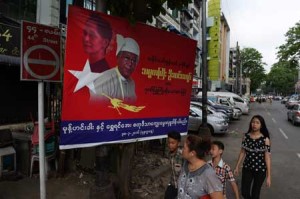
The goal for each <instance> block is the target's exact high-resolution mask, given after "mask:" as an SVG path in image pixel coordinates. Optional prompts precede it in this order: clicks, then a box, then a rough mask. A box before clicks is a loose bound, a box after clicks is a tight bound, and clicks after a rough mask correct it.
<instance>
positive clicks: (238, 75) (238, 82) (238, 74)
mask: <svg viewBox="0 0 300 199" xmlns="http://www.w3.org/2000/svg"><path fill="white" fill-rule="evenodd" d="M235 78H236V79H235V80H236V91H235V92H236V93H237V94H240V91H241V89H240V87H241V86H240V85H241V79H240V78H241V58H240V48H239V43H238V42H236V77H235Z"/></svg>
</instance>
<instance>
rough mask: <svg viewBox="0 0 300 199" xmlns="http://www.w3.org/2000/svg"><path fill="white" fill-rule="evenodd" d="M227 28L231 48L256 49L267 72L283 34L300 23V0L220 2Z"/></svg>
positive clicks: (237, 0)
mask: <svg viewBox="0 0 300 199" xmlns="http://www.w3.org/2000/svg"><path fill="white" fill-rule="evenodd" d="M221 2H222V3H221V10H222V12H223V13H224V15H225V17H226V19H227V22H228V24H229V27H230V46H231V47H236V44H237V42H238V44H239V46H240V48H246V47H251V48H255V49H256V50H258V52H260V53H261V54H262V56H263V59H262V61H263V62H265V63H266V64H267V65H266V66H265V70H266V72H267V73H268V72H269V71H270V69H271V67H272V65H273V64H274V63H276V62H277V59H276V53H277V51H278V50H277V49H276V48H277V47H279V46H280V45H282V44H284V43H285V39H286V37H285V36H284V35H285V33H286V32H287V31H288V30H289V28H291V27H293V26H295V24H296V23H297V22H300V0H284V1H283V0H281V1H279V0H221Z"/></svg>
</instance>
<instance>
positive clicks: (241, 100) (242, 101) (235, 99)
mask: <svg viewBox="0 0 300 199" xmlns="http://www.w3.org/2000/svg"><path fill="white" fill-rule="evenodd" d="M233 100H234V101H235V102H240V103H244V100H243V99H240V98H237V97H233Z"/></svg>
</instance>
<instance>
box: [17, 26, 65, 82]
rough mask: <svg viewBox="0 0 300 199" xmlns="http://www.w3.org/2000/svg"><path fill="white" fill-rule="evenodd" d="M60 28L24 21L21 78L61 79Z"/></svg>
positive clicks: (37, 79)
mask: <svg viewBox="0 0 300 199" xmlns="http://www.w3.org/2000/svg"><path fill="white" fill-rule="evenodd" d="M60 35H61V32H60V29H59V28H54V27H50V26H45V25H42V24H36V23H32V22H27V21H22V36H21V39H22V45H21V80H36V81H40V80H43V81H61V69H60Z"/></svg>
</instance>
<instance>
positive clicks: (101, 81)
mask: <svg viewBox="0 0 300 199" xmlns="http://www.w3.org/2000/svg"><path fill="white" fill-rule="evenodd" d="M117 45H118V46H117V52H116V55H117V64H118V65H117V66H116V67H114V68H111V69H110V70H107V71H105V72H103V73H102V74H101V76H99V77H98V78H97V79H96V80H95V81H94V86H95V91H96V92H95V93H93V95H92V96H91V98H92V100H96V101H98V100H100V101H110V99H112V98H117V99H119V100H122V101H124V102H127V103H128V102H129V103H133V102H135V101H136V98H137V97H136V93H135V82H134V80H133V79H132V77H131V75H132V73H133V72H134V71H135V69H136V67H137V65H138V61H139V56H140V47H139V45H138V43H137V42H136V41H135V40H134V39H132V38H129V37H126V38H124V37H123V36H122V35H120V34H118V35H117Z"/></svg>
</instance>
